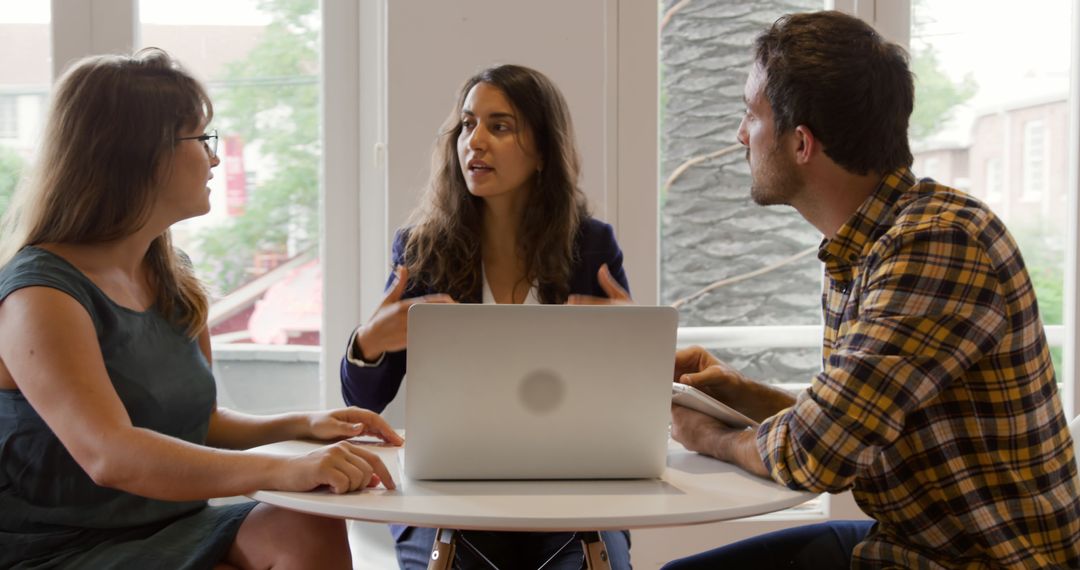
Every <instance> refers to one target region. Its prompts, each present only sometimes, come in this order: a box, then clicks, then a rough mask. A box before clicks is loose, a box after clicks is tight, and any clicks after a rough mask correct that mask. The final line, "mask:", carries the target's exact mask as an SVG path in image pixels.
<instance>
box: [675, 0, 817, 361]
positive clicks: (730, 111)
mask: <svg viewBox="0 0 1080 570" xmlns="http://www.w3.org/2000/svg"><path fill="white" fill-rule="evenodd" d="M676 3H677V0H664V2H663V6H662V9H663V11H664V13H667V11H668V10H669V9H670V8H671V7H672V6H673V5H675V4H676ZM821 6H822V2H821V0H787V1H784V0H759V1H744V0H692V1H691V2H689V3H688V4H686V5H685V6H684V7H683V8H682V9H681V10H680V11H678V12H677V13H676V14H675V15H674V16H673V17H672V18H671V19H670V21H669V22H668V23H667V25H666V26H665V27H664V29H663V30H662V31H661V56H660V66H661V113H662V116H661V137H662V141H661V153H662V154H661V169H662V173H661V174H662V176H661V179H662V180H667V178H668V177H669V176H670V175H671V173H672V172H673V171H675V169H677V168H678V167H679V165H681V164H683V163H684V162H686V161H687V160H689V159H692V158H694V157H697V156H701V155H707V154H709V153H711V152H714V151H717V150H719V149H721V148H724V147H726V146H729V145H731V144H734V143H736V142H737V141H736V131H737V129H738V126H739V121H740V120H741V119H742V114H743V110H744V105H743V85H744V83H745V81H746V75H747V72H748V70H749V68H750V64H751V62H752V59H753V54H752V46H753V41H754V38H755V37H756V36H757V34H759V33H760V32H761V31H762V30H764V29H765V28H767V27H768V26H769V25H770V24H771V23H772V22H773V21H774V20H775V19H776V18H777V17H779V16H780V15H781V14H784V13H788V12H800V11H808V10H815V9H820V8H821ZM661 200H662V204H663V205H662V209H661V235H662V240H661V244H662V245H661V278H660V279H661V282H660V286H661V300H662V302H664V303H671V302H674V301H675V300H677V299H680V298H683V297H686V296H688V295H690V294H692V293H693V292H695V291H697V290H699V289H701V288H702V287H705V286H707V285H709V284H711V283H713V282H715V281H718V280H721V279H726V278H730V277H734V276H738V275H741V274H744V273H747V272H749V271H754V270H756V269H759V268H761V267H764V266H767V265H770V264H773V263H775V262H777V261H780V260H782V259H784V258H787V257H790V256H792V255H794V254H796V253H798V252H800V251H803V250H805V249H807V248H809V247H813V246H815V245H817V244H818V243H819V242H820V240H821V235H820V234H819V233H818V232H817V230H815V229H814V228H813V227H812V226H810V224H808V223H807V222H806V221H805V220H803V218H802V217H801V216H799V214H798V213H797V212H796V211H795V210H793V209H792V208H789V207H769V208H764V207H761V206H758V205H756V204H754V203H753V201H752V200H751V199H750V171H749V168H748V166H747V163H746V155H745V152H744V151H743V150H742V149H739V150H737V151H735V152H732V153H730V154H727V155H725V156H722V157H719V158H716V159H712V160H709V161H706V162H704V163H701V164H698V165H696V166H693V167H690V168H689V169H688V170H686V171H685V172H684V173H683V174H682V176H680V177H679V178H678V179H677V180H676V181H675V182H674V184H673V185H672V186H671V188H670V190H669V191H668V192H667V194H666V195H664V196H661ZM821 275H822V270H821V264H820V262H819V261H818V260H817V258H816V256H814V255H810V256H807V257H804V258H802V259H800V260H799V261H797V262H795V263H792V264H789V265H786V266H784V267H782V268H780V269H778V270H775V271H773V272H771V273H768V274H766V275H763V276H760V277H756V278H753V279H749V280H747V281H743V282H740V283H737V284H733V285H730V286H727V287H723V288H720V289H717V290H715V291H714V292H712V293H710V294H708V295H706V296H704V297H701V298H698V299H696V300H694V301H692V302H690V303H687V304H686V305H684V306H683V307H682V308H681V309H680V314H681V322H680V324H681V325H684V326H741V325H795V324H817V323H820V322H821V300H820V299H821V297H820V295H821ZM717 354H718V355H720V356H721V357H723V358H727V359H729V360H730V361H731V362H732V364H734V365H736V366H738V367H740V368H742V369H744V370H745V371H746V372H748V373H749V374H751V375H754V376H756V377H758V378H762V379H767V380H770V381H793V382H805V381H809V379H810V376H811V375H812V374H813V373H814V372H816V371H817V369H818V368H819V366H820V360H819V359H820V349H819V348H816V347H815V348H813V349H791V350H739V351H717Z"/></svg>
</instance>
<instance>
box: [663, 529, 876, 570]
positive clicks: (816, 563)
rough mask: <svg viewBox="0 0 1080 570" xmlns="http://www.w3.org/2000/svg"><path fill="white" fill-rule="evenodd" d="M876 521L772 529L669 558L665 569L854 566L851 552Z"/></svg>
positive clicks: (821, 569)
mask: <svg viewBox="0 0 1080 570" xmlns="http://www.w3.org/2000/svg"><path fill="white" fill-rule="evenodd" d="M872 526H874V521H833V522H826V523H820V524H813V525H808V526H800V527H795V528H789V529H786V530H780V531H776V532H770V533H768V534H763V535H761V536H755V537H752V538H748V539H746V540H740V541H739V542H736V543H734V544H729V545H727V546H722V547H720V548H716V549H713V550H709V551H706V552H702V553H700V554H695V555H693V556H689V557H686V558H680V559H679V560H674V561H672V562H668V563H667V564H666V565H664V568H663V570H706V569H708V570H712V569H713V568H753V569H754V570H768V569H770V568H784V569H785V570H788V569H792V568H794V569H806V570H829V569H831V568H837V569H846V568H850V567H851V553H852V551H853V550H855V545H856V544H858V543H859V542H861V541H862V540H863V539H864V538H865V537H866V533H868V532H870V527H872Z"/></svg>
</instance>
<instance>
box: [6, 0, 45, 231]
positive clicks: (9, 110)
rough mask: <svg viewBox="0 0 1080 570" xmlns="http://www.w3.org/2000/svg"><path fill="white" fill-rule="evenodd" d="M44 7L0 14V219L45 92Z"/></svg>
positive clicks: (32, 140) (27, 155)
mask: <svg viewBox="0 0 1080 570" xmlns="http://www.w3.org/2000/svg"><path fill="white" fill-rule="evenodd" d="M50 19H51V14H50V9H49V3H48V2H45V1H43V0H35V1H31V2H17V3H14V4H11V5H5V6H4V9H3V10H0V214H3V212H4V211H5V210H7V206H8V203H9V201H10V199H11V195H12V193H13V192H14V191H15V186H16V184H17V183H18V181H19V179H20V178H21V177H22V175H23V172H24V170H25V168H26V165H27V164H28V163H29V161H30V160H31V159H32V158H33V154H34V151H35V147H36V145H37V142H38V138H39V136H40V134H41V127H42V120H43V118H44V113H45V99H46V96H47V95H48V93H49V58H50V56H51V50H50V49H49V24H50Z"/></svg>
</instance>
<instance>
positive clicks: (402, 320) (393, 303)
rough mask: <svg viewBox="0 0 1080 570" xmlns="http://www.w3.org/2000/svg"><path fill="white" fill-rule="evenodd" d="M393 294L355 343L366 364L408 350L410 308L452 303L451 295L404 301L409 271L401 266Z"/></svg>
mask: <svg viewBox="0 0 1080 570" xmlns="http://www.w3.org/2000/svg"><path fill="white" fill-rule="evenodd" d="M395 273H396V276H395V280H394V284H393V286H391V287H390V291H388V292H387V293H386V296H385V297H383V300H382V302H381V303H379V307H378V308H377V309H376V310H375V314H374V315H372V316H371V319H370V320H369V321H368V322H367V324H365V325H364V326H362V327H360V330H359V331H358V333H357V335H356V342H357V344H359V345H360V350H361V352H362V353H363V355H364V360H367V361H374V360H377V359H378V358H379V356H380V355H381V354H382V353H384V352H397V351H399V350H404V349H405V344H406V342H407V340H408V336H409V335H408V333H409V329H408V326H409V307H411V306H413V305H414V304H416V303H453V302H454V300H453V299H451V298H450V296H449V295H446V294H442V293H436V294H431V295H424V296H422V297H412V298H410V299H404V300H402V298H401V296H402V295H403V294H404V293H405V288H406V286H407V285H408V282H409V270H408V269H406V268H405V267H403V266H400V265H399V266H398V267H397V269H396V270H395Z"/></svg>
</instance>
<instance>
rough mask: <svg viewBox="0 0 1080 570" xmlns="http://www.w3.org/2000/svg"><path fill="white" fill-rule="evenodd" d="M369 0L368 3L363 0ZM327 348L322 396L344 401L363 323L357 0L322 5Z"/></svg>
mask: <svg viewBox="0 0 1080 570" xmlns="http://www.w3.org/2000/svg"><path fill="white" fill-rule="evenodd" d="M365 4H366V3H365ZM321 8H322V18H323V21H322V29H323V37H322V41H323V45H322V73H321V74H320V77H321V82H322V84H321V89H320V100H321V102H322V126H323V127H322V137H323V140H322V145H323V162H322V173H321V175H322V183H321V184H320V195H321V200H320V203H321V204H320V207H321V209H322V211H321V213H320V215H321V217H322V223H321V224H320V228H321V231H322V235H321V236H320V238H321V239H320V240H319V243H320V245H319V255H320V263H321V266H322V288H323V290H322V294H323V306H322V341H321V344H322V347H321V356H320V358H319V363H320V366H319V378H321V379H322V381H321V382H320V386H321V394H320V402H321V403H322V405H323V406H324V407H337V406H340V405H341V404H342V398H341V382H340V380H339V377H338V362H339V360H340V358H341V355H342V354H344V350H345V344H346V342H347V341H348V337H349V334H350V333H351V331H352V327H354V326H356V324H357V323H358V322H359V321H360V295H359V294H358V293H357V292H358V291H360V289H361V279H360V263H361V239H360V236H361V228H360V224H358V223H357V219H358V216H359V214H360V172H361V170H362V168H361V160H362V159H363V156H362V153H361V152H360V140H361V127H362V124H361V119H360V104H359V101H360V99H361V91H362V90H361V85H360V57H361V56H360V54H361V45H360V34H359V33H358V31H359V28H360V19H361V16H360V14H361V8H360V7H359V6H358V5H357V4H356V3H353V2H325V1H324V2H323V3H322V6H321Z"/></svg>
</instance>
